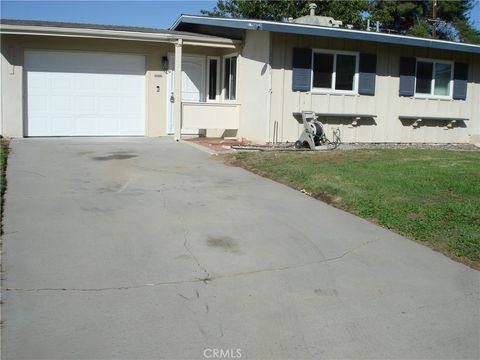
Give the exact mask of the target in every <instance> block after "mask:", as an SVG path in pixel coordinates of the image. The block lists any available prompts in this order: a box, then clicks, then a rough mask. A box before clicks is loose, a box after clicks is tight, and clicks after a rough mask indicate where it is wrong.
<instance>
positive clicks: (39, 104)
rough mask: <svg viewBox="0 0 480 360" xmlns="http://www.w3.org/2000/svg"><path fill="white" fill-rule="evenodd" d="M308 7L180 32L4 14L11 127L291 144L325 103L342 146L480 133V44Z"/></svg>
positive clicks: (182, 22) (7, 122)
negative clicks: (376, 26)
mask: <svg viewBox="0 0 480 360" xmlns="http://www.w3.org/2000/svg"><path fill="white" fill-rule="evenodd" d="M311 16H313V17H314V15H313V14H312V15H311ZM311 16H310V17H309V16H307V17H305V18H304V19H297V20H295V21H294V22H273V21H261V20H245V19H232V18H213V17H203V16H191V15H182V16H180V17H179V18H178V20H177V21H176V22H175V23H174V24H173V25H172V27H171V30H158V29H146V28H136V27H123V26H100V25H85V24H71V23H53V22H42V21H20V20H2V22H1V26H0V32H1V37H2V48H1V52H2V60H1V61H2V63H1V64H2V74H1V75H2V77H1V79H2V80H1V82H2V83H1V85H2V87H1V88H2V95H1V96H2V121H1V129H0V130H1V133H2V134H3V135H5V136H13V137H22V136H165V135H169V134H172V135H174V137H175V138H176V139H179V138H180V137H181V135H182V134H205V135H207V136H231V137H236V138H244V139H248V140H250V141H252V142H257V143H266V142H273V141H278V142H286V141H295V140H297V139H298V137H299V135H300V133H301V131H302V130H303V126H302V125H300V124H299V122H298V117H296V116H295V113H298V112H301V111H303V110H314V111H315V112H317V114H319V116H320V120H321V121H322V123H324V124H325V128H326V134H327V137H328V136H329V134H331V133H332V131H334V130H337V129H340V134H341V139H342V141H344V142H422V143H423V142H432V143H469V142H470V143H480V46H475V45H470V44H461V43H453V42H447V41H441V40H431V39H420V38H413V37H405V36H399V35H391V34H384V33H377V32H374V31H361V30H352V29H345V28H340V27H338V25H339V24H338V22H333V23H332V24H331V25H332V26H328V22H325V21H324V22H323V23H322V24H324V23H326V25H327V26H318V25H312V24H311V23H310V22H309V18H311ZM310 20H311V19H310ZM179 73H181V74H182V76H178V77H176V76H175V74H179Z"/></svg>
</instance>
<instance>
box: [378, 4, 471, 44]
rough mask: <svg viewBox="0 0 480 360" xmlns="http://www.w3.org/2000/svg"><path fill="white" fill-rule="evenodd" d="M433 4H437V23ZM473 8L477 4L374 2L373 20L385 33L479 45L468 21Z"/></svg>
mask: <svg viewBox="0 0 480 360" xmlns="http://www.w3.org/2000/svg"><path fill="white" fill-rule="evenodd" d="M434 3H436V4H437V6H436V18H435V19H433V6H434ZM473 6H474V0H457V1H452V0H436V1H435V0H421V1H405V0H387V1H385V0H373V1H371V2H370V18H371V20H373V21H379V22H380V24H381V29H382V31H387V32H394V33H399V34H403V35H413V36H420V37H435V38H439V39H444V40H452V41H463V42H473V43H480V33H479V31H477V30H475V28H474V27H473V26H472V24H471V23H470V19H469V18H468V14H469V12H470V10H471V9H472V8H473ZM433 30H435V32H434V31H433ZM434 33H435V36H434Z"/></svg>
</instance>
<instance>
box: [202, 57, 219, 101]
mask: <svg viewBox="0 0 480 360" xmlns="http://www.w3.org/2000/svg"><path fill="white" fill-rule="evenodd" d="M210 60H217V69H216V71H217V91H216V93H215V99H213V100H212V99H210V98H209V96H210ZM221 61H222V59H221V58H220V56H207V77H206V81H205V82H206V84H205V87H206V91H205V101H206V102H209V103H218V102H220V100H221V93H222V89H221V82H220V81H221V75H222V73H221V71H220V62H221Z"/></svg>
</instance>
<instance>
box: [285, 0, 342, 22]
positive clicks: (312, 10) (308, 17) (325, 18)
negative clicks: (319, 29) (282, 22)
mask: <svg viewBox="0 0 480 360" xmlns="http://www.w3.org/2000/svg"><path fill="white" fill-rule="evenodd" d="M308 7H309V9H310V15H306V16H302V17H299V18H297V19H294V20H293V21H290V18H289V22H293V23H294V24H303V25H314V26H328V27H340V26H342V25H343V23H342V22H341V21H338V20H335V19H334V18H332V17H328V16H316V15H315V9H316V8H317V5H316V4H314V3H311V4H308Z"/></svg>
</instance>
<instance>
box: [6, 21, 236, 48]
mask: <svg viewBox="0 0 480 360" xmlns="http://www.w3.org/2000/svg"><path fill="white" fill-rule="evenodd" d="M0 33H1V34H12V35H37V36H65V37H83V38H100V39H115V40H135V41H150V42H167V43H171V42H175V41H177V40H178V39H183V40H187V41H191V42H199V43H213V44H225V45H229V46H232V45H233V44H234V41H233V40H231V39H226V38H221V37H213V36H212V37H206V36H195V35H188V34H158V33H145V32H134V31H121V30H100V29H79V28H59V27H53V26H25V25H10V24H1V25H0Z"/></svg>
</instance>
